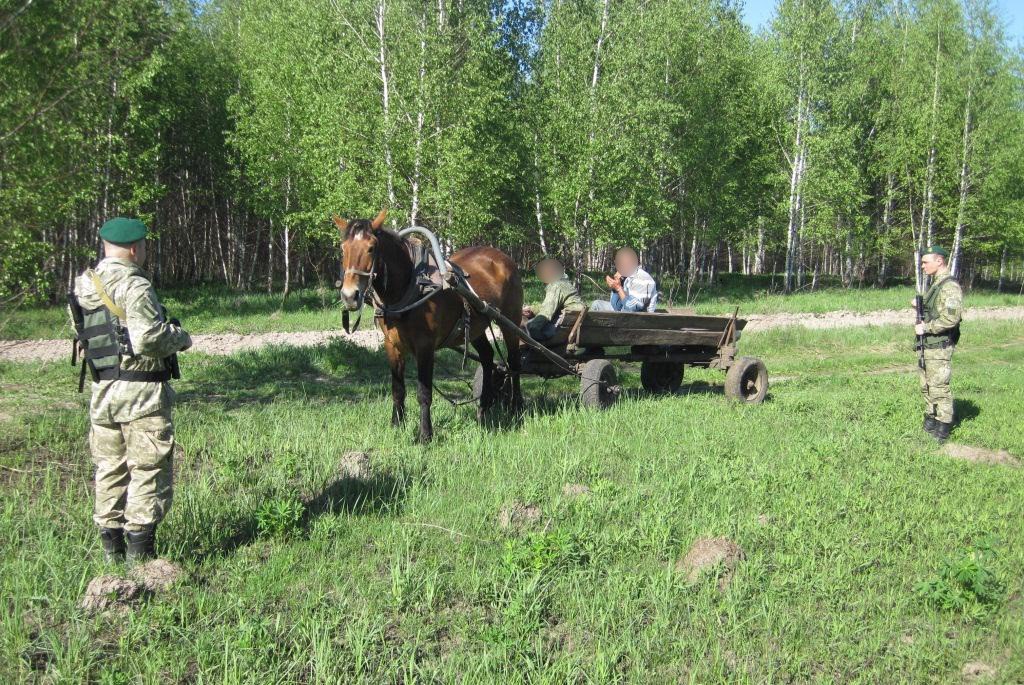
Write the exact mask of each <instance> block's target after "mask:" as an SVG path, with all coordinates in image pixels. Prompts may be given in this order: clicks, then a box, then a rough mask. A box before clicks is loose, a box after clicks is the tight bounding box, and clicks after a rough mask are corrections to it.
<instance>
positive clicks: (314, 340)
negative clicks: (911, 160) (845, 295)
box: [0, 307, 1024, 362]
mask: <svg viewBox="0 0 1024 685" xmlns="http://www.w3.org/2000/svg"><path fill="white" fill-rule="evenodd" d="M912 316H913V315H912V314H911V313H910V311H909V310H903V311H900V310H895V309H887V310H882V311H877V312H863V313H856V312H848V311H836V312H825V313H823V314H751V315H750V316H748V317H747V320H748V321H749V323H748V324H747V327H746V332H757V331H764V330H769V329H772V328H782V327H785V326H803V327H805V328H811V329H833V328H850V327H854V326H889V325H900V324H904V325H908V326H909V325H910V324H911V323H912V321H913V319H912ZM965 319H966V320H967V321H999V320H1006V319H1022V320H1024V307H977V308H973V309H968V310H967V313H966V316H965ZM332 338H343V339H347V340H348V341H350V342H352V343H354V344H356V345H359V346H360V347H365V348H367V349H376V348H378V347H380V344H381V340H382V337H381V334H380V333H379V332H378V331H377V330H375V329H374V330H362V331H357V332H355V333H353V334H351V335H345V334H344V333H342V332H341V331H302V332H297V333H252V334H248V335H241V334H238V333H213V334H207V335H195V336H193V342H194V345H193V348H192V349H193V350H194V351H196V352H201V353H204V354H232V353H234V352H239V351H242V350H254V349H258V348H260V347H265V346H267V345H294V346H296V347H311V346H315V345H321V344H323V343H326V342H327V341H328V340H331V339H332ZM70 353H71V346H70V343H69V341H68V340H0V359H3V360H7V361H13V362H26V361H55V360H60V359H68V358H69V355H70Z"/></svg>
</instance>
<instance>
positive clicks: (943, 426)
mask: <svg viewBox="0 0 1024 685" xmlns="http://www.w3.org/2000/svg"><path fill="white" fill-rule="evenodd" d="M952 429H953V424H952V423H943V422H942V421H938V420H936V421H935V431H934V432H933V433H932V435H934V436H935V439H936V440H938V441H939V444H940V445H941V444H942V443H944V442H946V440H948V439H949V431H951V430H952Z"/></svg>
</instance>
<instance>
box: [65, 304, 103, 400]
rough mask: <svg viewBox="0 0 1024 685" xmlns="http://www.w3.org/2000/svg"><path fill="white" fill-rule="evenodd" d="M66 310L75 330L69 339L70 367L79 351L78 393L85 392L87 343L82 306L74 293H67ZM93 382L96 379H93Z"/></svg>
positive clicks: (75, 362) (75, 361)
mask: <svg viewBox="0 0 1024 685" xmlns="http://www.w3.org/2000/svg"><path fill="white" fill-rule="evenodd" d="M68 309H69V310H70V312H71V323H72V325H74V328H75V334H74V335H73V336H72V337H71V366H74V365H75V364H77V363H78V352H79V350H81V352H82V370H81V371H79V372H78V392H83V391H84V390H85V367H86V366H87V364H86V360H85V351H86V349H88V346H89V341H88V340H87V339H86V338H85V337H83V335H82V333H83V332H84V331H85V313H84V312H83V311H82V305H81V304H80V303H79V302H78V297H77V296H76V295H75V293H74V291H69V292H68ZM90 370H91V368H90ZM93 380H96V379H95V378H93Z"/></svg>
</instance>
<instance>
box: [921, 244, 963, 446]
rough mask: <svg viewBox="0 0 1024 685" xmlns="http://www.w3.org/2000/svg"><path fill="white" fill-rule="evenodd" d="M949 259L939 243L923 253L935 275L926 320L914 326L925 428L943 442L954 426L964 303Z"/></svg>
mask: <svg viewBox="0 0 1024 685" xmlns="http://www.w3.org/2000/svg"><path fill="white" fill-rule="evenodd" d="M948 261H949V253H948V252H946V250H945V249H943V248H941V247H938V246H933V247H930V248H929V249H928V252H927V253H926V254H924V255H923V256H922V257H921V269H922V270H923V271H924V273H925V275H927V276H930V277H931V287H929V288H928V292H927V293H925V295H924V321H923V322H921V323H918V324H917V325H916V326H915V329H914V330H915V332H916V333H917V335H918V340H919V342H918V349H919V350H921V355H922V357H923V358H924V365H923V366H924V368H923V369H921V374H920V375H921V393H922V394H923V395H924V402H925V413H924V429H925V431H927V432H928V433H929V434H931V435H932V436H934V437H935V439H936V440H938V441H939V442H945V441H946V439H947V438H948V437H949V431H950V429H951V428H952V427H953V393H952V392H951V391H950V387H949V380H950V376H951V375H952V372H953V350H954V348H955V347H956V344H957V342H958V341H959V340H960V319H961V317H962V315H963V307H964V296H963V291H962V290H961V289H960V284H959V283H957V282H956V279H954V278H953V276H952V275H951V274H950V272H949V267H948V266H947V263H948ZM922 348H923V349H922Z"/></svg>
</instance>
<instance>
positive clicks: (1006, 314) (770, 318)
mask: <svg viewBox="0 0 1024 685" xmlns="http://www.w3.org/2000/svg"><path fill="white" fill-rule="evenodd" d="M744 318H746V319H747V327H746V328H745V329H744V332H747V331H763V330H768V329H771V328H785V327H787V326H803V327H804V328H811V329H834V328H853V327H857V326H898V325H907V326H912V325H913V324H914V312H913V311H912V310H911V309H910V308H909V307H908V308H907V309H882V310H879V311H875V312H849V311H845V310H840V311H835V312H822V313H817V314H809V313H801V314H751V315H750V316H747V317H744ZM1008 319H1024V307H973V308H972V307H968V308H967V309H965V310H964V320H965V321H1004V320H1008Z"/></svg>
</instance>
